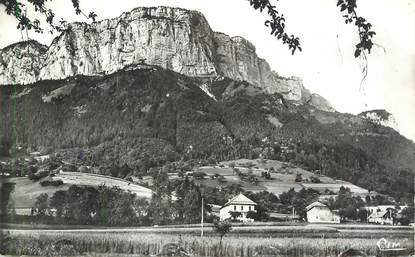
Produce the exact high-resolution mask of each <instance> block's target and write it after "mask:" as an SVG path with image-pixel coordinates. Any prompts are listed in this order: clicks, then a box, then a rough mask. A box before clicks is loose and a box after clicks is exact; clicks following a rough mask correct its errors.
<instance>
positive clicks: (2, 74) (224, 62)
mask: <svg viewBox="0 0 415 257" xmlns="http://www.w3.org/2000/svg"><path fill="white" fill-rule="evenodd" d="M22 44H24V43H22ZM13 48H14V51H12V53H10V50H13ZM37 48H38V49H36V47H34V49H35V51H37V52H38V54H37V55H36V54H35V55H34V54H33V53H32V52H33V51H29V50H28V49H25V48H23V49H19V44H14V45H12V46H9V47H5V48H3V49H2V50H0V56H1V58H2V59H7V60H8V61H7V62H2V63H1V64H0V84H11V83H18V84H29V83H33V82H36V81H39V80H49V79H62V78H66V77H70V76H74V75H99V74H111V73H114V72H116V71H118V70H121V69H122V68H125V67H126V66H128V65H132V64H148V65H157V66H161V67H163V68H166V69H171V70H173V71H175V72H178V73H181V74H184V75H187V76H191V77H209V78H214V77H218V76H225V77H228V78H230V79H233V80H237V81H247V82H249V83H251V84H253V85H256V86H259V87H260V88H262V89H263V90H264V91H265V92H268V93H271V94H272V93H280V94H282V95H283V96H284V98H286V99H287V100H292V101H297V102H299V103H305V102H307V101H310V100H311V93H310V92H309V90H308V89H306V88H305V87H304V85H303V82H302V80H301V79H300V78H297V77H289V78H284V77H281V76H279V75H278V73H276V72H275V71H273V70H271V68H270V66H269V64H268V63H267V61H266V60H265V59H262V58H260V57H258V56H257V54H256V48H255V46H254V45H253V44H252V43H251V42H249V41H248V40H247V39H245V38H242V37H240V36H235V37H230V36H228V35H226V34H224V33H221V32H215V31H213V30H212V29H211V27H210V25H209V23H208V21H207V20H206V18H205V17H204V16H203V14H202V13H201V12H199V11H189V10H186V9H182V8H173V7H137V8H134V9H133V10H131V11H129V12H124V13H122V14H121V15H120V16H118V17H116V18H113V19H105V20H102V21H98V22H94V23H92V24H87V23H84V22H74V23H70V24H69V25H68V27H67V29H66V30H65V31H63V32H62V33H61V34H60V35H59V36H57V37H56V38H55V39H54V40H53V41H52V43H51V44H50V45H49V47H48V48H47V51H46V52H43V50H44V47H37ZM6 50H9V51H6ZM19 50H22V51H19ZM16 52H17V54H16ZM19 52H20V54H19ZM19 55H22V57H21V58H18V56H19ZM22 59H23V60H24V62H23V63H22V64H19V62H18V61H19V60H22ZM29 62H31V63H36V66H30V67H29V66H28V63H29ZM15 67H18V69H15ZM16 70H17V71H16ZM31 70H32V72H30V71H31ZM311 102H313V101H311ZM318 106H320V105H318ZM318 108H320V107H318ZM321 108H323V109H325V110H327V111H333V110H334V109H333V107H332V106H331V105H330V103H329V102H328V101H327V100H325V101H324V104H323V105H321Z"/></svg>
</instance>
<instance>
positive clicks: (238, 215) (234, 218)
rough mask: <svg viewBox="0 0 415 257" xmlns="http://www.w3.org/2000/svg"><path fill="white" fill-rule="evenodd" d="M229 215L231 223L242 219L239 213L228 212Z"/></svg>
mask: <svg viewBox="0 0 415 257" xmlns="http://www.w3.org/2000/svg"><path fill="white" fill-rule="evenodd" d="M229 214H230V215H231V218H232V221H236V219H237V218H239V217H242V213H241V212H239V211H230V212H229Z"/></svg>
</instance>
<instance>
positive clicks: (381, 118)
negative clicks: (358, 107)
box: [358, 110, 399, 132]
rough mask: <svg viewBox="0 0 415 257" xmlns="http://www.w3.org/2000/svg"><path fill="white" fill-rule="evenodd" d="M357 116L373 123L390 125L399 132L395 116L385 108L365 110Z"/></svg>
mask: <svg viewBox="0 0 415 257" xmlns="http://www.w3.org/2000/svg"><path fill="white" fill-rule="evenodd" d="M358 116H359V117H361V118H363V119H366V120H368V121H370V122H372V123H374V124H377V125H381V126H384V127H390V128H392V129H394V130H395V131H397V132H399V128H398V123H397V122H396V120H395V117H394V116H393V115H392V114H391V113H389V112H387V111H386V110H371V111H365V112H362V113H360V114H359V115H358Z"/></svg>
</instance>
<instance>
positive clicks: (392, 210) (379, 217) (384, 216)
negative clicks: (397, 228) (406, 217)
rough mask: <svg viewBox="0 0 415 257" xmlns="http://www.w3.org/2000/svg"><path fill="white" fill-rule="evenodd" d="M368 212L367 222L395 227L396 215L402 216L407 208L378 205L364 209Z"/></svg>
mask: <svg viewBox="0 0 415 257" xmlns="http://www.w3.org/2000/svg"><path fill="white" fill-rule="evenodd" d="M363 208H364V209H365V210H367V212H368V217H367V222H369V223H376V224H389V225H393V220H394V215H399V214H401V212H402V210H404V209H405V208H407V206H404V205H401V206H399V207H397V206H395V205H378V206H367V207H363Z"/></svg>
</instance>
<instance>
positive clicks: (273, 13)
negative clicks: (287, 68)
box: [249, 0, 376, 58]
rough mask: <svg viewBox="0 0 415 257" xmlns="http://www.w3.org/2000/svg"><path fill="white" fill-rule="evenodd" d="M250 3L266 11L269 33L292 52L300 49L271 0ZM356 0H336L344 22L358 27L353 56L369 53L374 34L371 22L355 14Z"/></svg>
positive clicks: (261, 10)
mask: <svg viewBox="0 0 415 257" xmlns="http://www.w3.org/2000/svg"><path fill="white" fill-rule="evenodd" d="M249 2H250V5H251V6H252V7H253V8H254V9H255V10H259V11H260V12H263V11H264V10H266V11H267V13H268V16H269V19H268V20H266V21H265V26H266V27H269V28H270V30H271V35H273V36H275V37H276V38H277V39H278V40H281V41H282V43H283V44H287V45H288V49H289V50H291V53H292V54H294V53H295V51H296V50H299V51H302V48H301V46H300V40H299V38H298V37H296V36H294V35H288V34H287V33H286V32H285V18H284V14H282V13H280V12H278V11H277V9H276V7H275V6H274V5H273V4H272V3H271V0H250V1H249ZM356 2H357V0H338V1H337V6H338V7H339V8H340V12H341V13H344V15H343V17H344V18H345V23H346V24H354V25H355V26H356V27H357V28H358V34H359V43H358V44H356V50H355V53H354V56H355V57H359V56H361V54H363V57H364V58H366V56H365V51H367V52H368V53H369V54H370V50H371V49H372V46H373V42H372V37H373V36H374V35H375V34H376V33H375V32H374V31H372V30H371V28H372V24H370V23H369V22H367V20H366V19H365V18H363V17H361V16H359V15H357V12H356V9H357V4H356Z"/></svg>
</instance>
